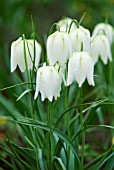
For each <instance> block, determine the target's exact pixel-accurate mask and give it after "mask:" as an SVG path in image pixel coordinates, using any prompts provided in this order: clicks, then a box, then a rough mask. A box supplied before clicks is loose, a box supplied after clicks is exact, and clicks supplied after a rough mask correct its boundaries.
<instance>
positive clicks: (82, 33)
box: [70, 26, 91, 53]
mask: <svg viewBox="0 0 114 170" xmlns="http://www.w3.org/2000/svg"><path fill="white" fill-rule="evenodd" d="M70 37H71V40H72V48H73V49H72V50H73V52H74V51H87V52H89V53H90V52H91V38H90V32H89V30H88V29H85V28H83V27H82V26H80V27H79V28H77V29H75V30H72V31H71V32H70ZM82 47H83V48H82Z"/></svg>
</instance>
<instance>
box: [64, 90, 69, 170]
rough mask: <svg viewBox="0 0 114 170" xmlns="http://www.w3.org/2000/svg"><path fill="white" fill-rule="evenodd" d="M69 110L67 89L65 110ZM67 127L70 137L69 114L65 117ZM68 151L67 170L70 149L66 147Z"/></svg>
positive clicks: (66, 91) (66, 92)
mask: <svg viewBox="0 0 114 170" xmlns="http://www.w3.org/2000/svg"><path fill="white" fill-rule="evenodd" d="M66 109H68V87H65V110H66ZM65 125H66V129H67V136H68V137H70V129H69V112H68V113H67V114H66V116H65ZM66 150H67V169H68V167H69V157H70V148H69V146H68V145H66Z"/></svg>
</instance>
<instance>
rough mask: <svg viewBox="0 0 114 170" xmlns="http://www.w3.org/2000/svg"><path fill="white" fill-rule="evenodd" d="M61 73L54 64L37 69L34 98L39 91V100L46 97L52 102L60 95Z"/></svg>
mask: <svg viewBox="0 0 114 170" xmlns="http://www.w3.org/2000/svg"><path fill="white" fill-rule="evenodd" d="M61 80H62V79H61V75H60V73H59V72H58V70H57V69H56V68H55V67H54V66H45V65H44V66H43V67H40V68H39V69H38V71H37V77H36V92H35V96H34V99H36V98H37V96H38V94H39V92H40V93H41V100H42V101H44V99H45V98H48V99H49V101H50V102H52V100H53V97H54V98H55V100H56V99H57V97H59V96H60V91H61Z"/></svg>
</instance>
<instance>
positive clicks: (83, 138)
mask: <svg viewBox="0 0 114 170" xmlns="http://www.w3.org/2000/svg"><path fill="white" fill-rule="evenodd" d="M82 111H83V110H82V87H81V88H80V122H81V129H82V156H81V164H80V170H83V164H84V146H85V132H84V126H83V112H82Z"/></svg>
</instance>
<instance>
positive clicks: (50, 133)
mask: <svg viewBox="0 0 114 170" xmlns="http://www.w3.org/2000/svg"><path fill="white" fill-rule="evenodd" d="M48 126H49V129H50V131H49V144H50V145H49V146H50V147H49V148H50V170H52V158H53V146H52V140H53V130H52V115H51V103H50V102H49V101H48Z"/></svg>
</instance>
